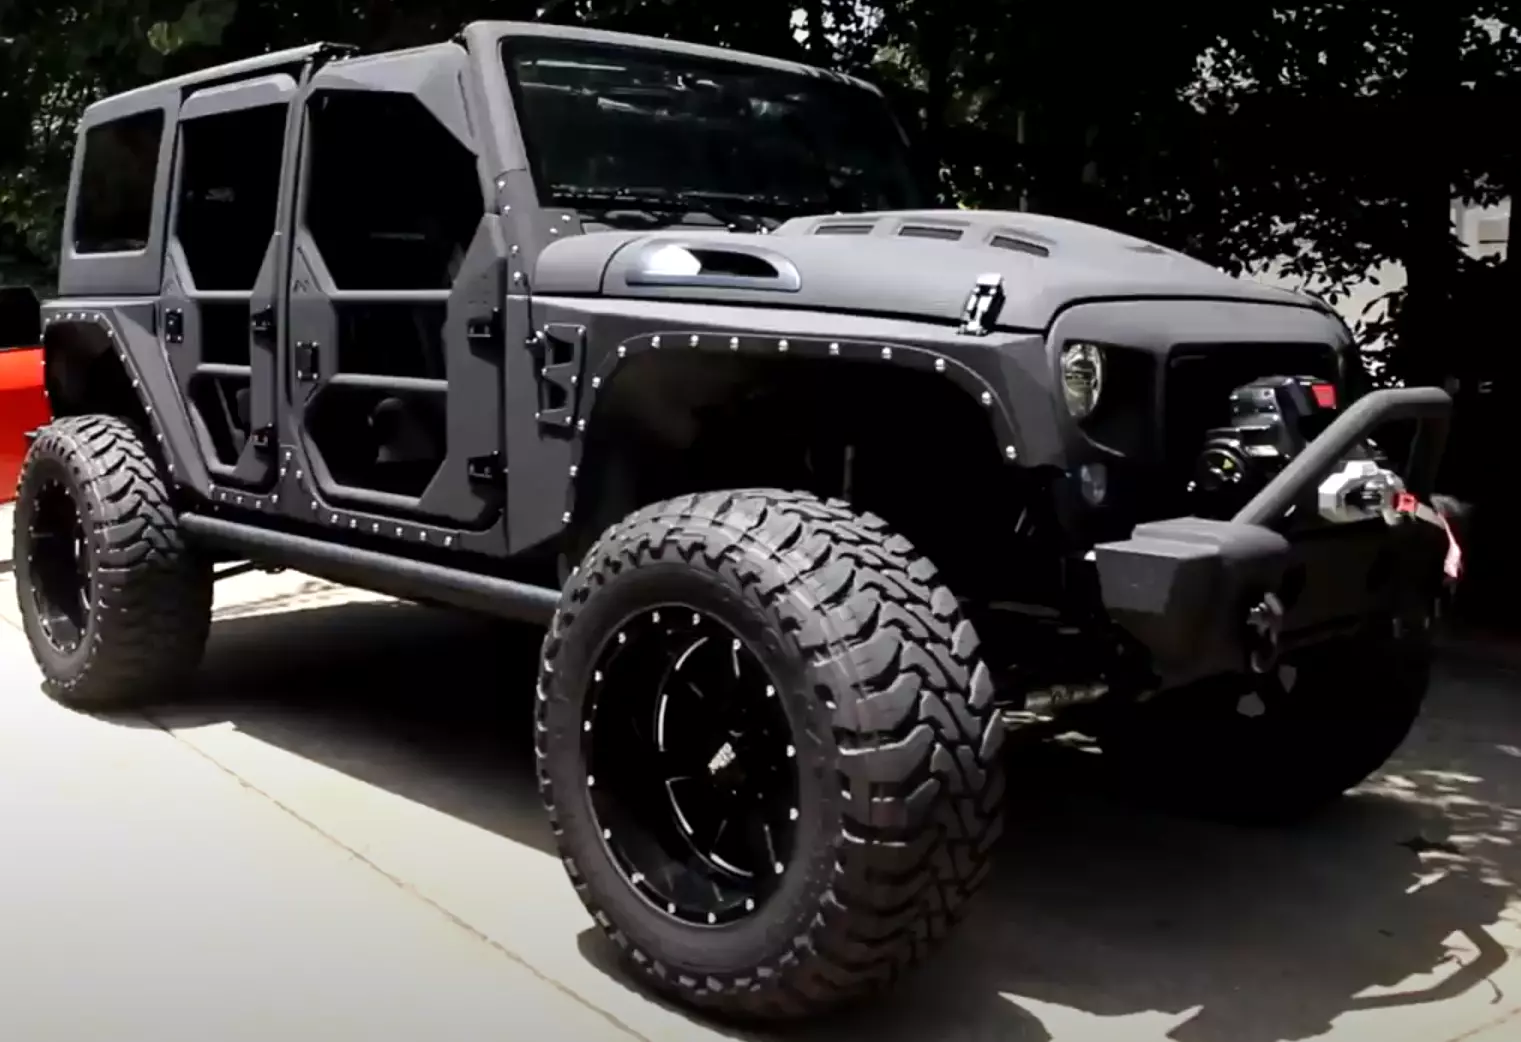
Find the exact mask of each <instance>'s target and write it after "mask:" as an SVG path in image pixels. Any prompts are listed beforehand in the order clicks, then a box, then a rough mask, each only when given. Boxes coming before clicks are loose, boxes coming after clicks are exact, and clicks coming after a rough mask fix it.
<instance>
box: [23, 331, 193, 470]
mask: <svg viewBox="0 0 1521 1042" xmlns="http://www.w3.org/2000/svg"><path fill="white" fill-rule="evenodd" d="M152 319H153V305H152V304H151V303H142V304H138V303H136V302H134V303H132V304H129V305H125V306H117V305H115V304H105V303H101V304H98V305H92V304H81V303H72V304H70V303H58V304H53V305H49V306H48V307H47V308H45V309H44V312H43V319H42V325H43V333H42V346H43V381H44V387H45V389H46V391H47V393H48V395H49V401H50V402H51V401H52V399H53V397H54V396H55V395H58V394H59V393H60V390H61V388H60V387H59V380H60V379H61V377H60V376H59V371H60V368H61V367H59V365H58V361H57V360H58V359H59V357H60V354H63V355H76V354H77V355H79V356H81V357H84V358H90V359H94V358H97V357H99V356H100V355H101V354H103V353H105V352H106V351H112V352H114V353H115V355H116V359H117V361H118V362H119V363H120V365H121V367H122V370H123V372H124V373H125V374H126V376H127V380H128V382H129V384H130V385H131V389H132V392H133V394H134V395H136V397H137V401H138V403H139V405H140V406H141V407H142V412H143V416H144V417H146V419H147V423H148V427H149V431H148V433H150V434H151V435H152V436H153V438H154V440H155V441H156V442H157V444H158V446H159V448H160V450H161V451H162V452H163V455H164V461H165V464H166V465H167V466H168V468H169V478H170V480H171V482H172V483H173V484H175V485H176V486H180V487H183V488H188V489H190V490H191V491H193V492H195V493H196V494H197V495H200V496H209V495H210V494H211V479H210V475H209V474H208V473H207V471H206V467H205V463H204V461H203V460H202V459H201V456H200V452H199V450H198V448H197V444H196V440H195V436H194V432H193V429H192V427H191V423H190V416H189V414H188V413H187V412H186V410H185V405H184V402H182V401H181V400H180V394H179V388H178V386H177V385H176V383H175V380H174V375H173V372H172V371H171V369H170V367H169V359H168V358H167V357H166V356H165V354H164V351H163V348H162V346H161V345H160V344H159V342H158V337H157V335H156V334H155V333H154V332H152V325H151V322H152Z"/></svg>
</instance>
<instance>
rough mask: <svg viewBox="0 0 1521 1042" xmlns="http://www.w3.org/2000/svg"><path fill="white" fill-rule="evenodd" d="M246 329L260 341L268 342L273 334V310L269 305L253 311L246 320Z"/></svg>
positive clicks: (272, 306)
mask: <svg viewBox="0 0 1521 1042" xmlns="http://www.w3.org/2000/svg"><path fill="white" fill-rule="evenodd" d="M248 329H249V332H251V333H252V334H253V335H254V336H255V337H257V338H258V339H260V340H268V339H269V338H270V337H271V336H273V335H274V332H275V308H274V305H273V304H271V305H269V306H268V307H262V308H260V309H259V310H257V311H255V312H254V313H253V314H252V315H250V316H249V318H248Z"/></svg>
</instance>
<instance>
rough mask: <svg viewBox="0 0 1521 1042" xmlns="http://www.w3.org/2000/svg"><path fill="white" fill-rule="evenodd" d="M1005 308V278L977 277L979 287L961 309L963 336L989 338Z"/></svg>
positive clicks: (961, 330)
mask: <svg viewBox="0 0 1521 1042" xmlns="http://www.w3.org/2000/svg"><path fill="white" fill-rule="evenodd" d="M1002 308H1003V276H1002V275H998V274H991V275H979V276H977V285H975V286H973V287H972V292H971V293H970V294H969V295H968V296H967V298H966V304H965V305H964V306H963V307H962V309H961V328H960V330H959V332H960V333H961V334H962V335H963V336H987V335H988V334H989V333H991V332H992V331H993V323H994V321H996V320H997V318H998V312H999V311H1000V310H1001V309H1002Z"/></svg>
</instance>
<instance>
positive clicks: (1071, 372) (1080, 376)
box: [1061, 344, 1104, 420]
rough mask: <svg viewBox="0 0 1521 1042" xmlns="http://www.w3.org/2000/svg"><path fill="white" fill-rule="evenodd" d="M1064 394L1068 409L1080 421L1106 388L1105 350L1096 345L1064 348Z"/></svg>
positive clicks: (1074, 345)
mask: <svg viewBox="0 0 1521 1042" xmlns="http://www.w3.org/2000/svg"><path fill="white" fill-rule="evenodd" d="M1061 366H1062V396H1063V397H1064V398H1065V399H1066V400H1067V411H1068V412H1070V413H1071V414H1072V415H1073V416H1074V417H1076V418H1077V419H1079V420H1081V419H1083V418H1084V417H1086V416H1088V415H1089V414H1091V413H1092V412H1093V410H1094V409H1095V408H1096V407H1097V406H1098V402H1099V395H1100V394H1102V393H1103V390H1104V351H1103V348H1101V347H1099V346H1098V345H1097V344H1068V345H1067V346H1066V347H1065V348H1063V349H1062V358H1061Z"/></svg>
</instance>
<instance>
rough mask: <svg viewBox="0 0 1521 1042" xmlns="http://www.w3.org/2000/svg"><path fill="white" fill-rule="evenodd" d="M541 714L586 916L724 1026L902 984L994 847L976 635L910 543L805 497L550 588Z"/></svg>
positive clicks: (655, 541) (730, 510) (659, 540)
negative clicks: (558, 594)
mask: <svg viewBox="0 0 1521 1042" xmlns="http://www.w3.org/2000/svg"><path fill="white" fill-rule="evenodd" d="M704 649H707V650H704ZM705 707H706V708H707V709H708V710H711V713H709V715H704V708H705ZM536 716H537V728H536V736H537V751H538V763H539V782H540V788H541V791H542V793H543V797H544V801H545V803H546V805H547V807H548V809H549V812H550V815H551V819H552V822H553V826H554V832H555V836H556V839H557V842H558V844H559V847H560V851H561V854H562V857H563V860H564V863H565V864H566V866H567V868H568V870H569V873H570V876H571V880H572V882H573V883H574V884H575V887H576V890H577V893H578V894H579V895H580V897H581V899H582V900H583V902H584V903H585V904H586V906H587V908H588V910H589V911H590V912H591V914H592V916H593V917H594V918H595V920H596V921H597V922H598V924H600V925H601V927H602V928H603V930H604V931H605V932H606V933H607V935H608V936H609V937H610V938H611V939H612V940H613V942H614V943H615V944H616V945H617V946H618V947H619V948H620V949H621V951H622V953H623V954H624V956H625V958H626V960H627V961H628V963H629V964H630V965H631V966H632V967H633V968H634V969H635V971H636V972H637V973H638V974H639V975H641V976H642V977H643V978H644V979H645V980H646V981H648V982H650V983H651V984H652V985H653V986H654V987H655V988H657V989H658V990H660V991H662V992H665V993H667V994H669V995H672V996H674V997H676V998H678V999H680V1000H681V1001H684V1002H686V1003H689V1004H692V1005H696V1006H699V1007H702V1008H705V1009H708V1010H710V1011H712V1012H715V1013H719V1014H721V1015H726V1016H729V1017H736V1018H742V1019H768V1020H774V1019H793V1018H799V1017H803V1016H809V1015H813V1014H817V1013H819V1012H822V1011H823V1010H825V1009H828V1008H831V1007H834V1006H837V1005H840V1004H842V1003H845V1002H847V1001H850V1000H855V999H859V998H861V997H862V996H864V995H866V994H868V993H871V992H873V991H876V990H878V989H881V988H883V987H885V986H887V985H890V984H891V983H893V982H894V981H895V980H896V979H897V978H898V977H899V975H900V974H901V973H902V972H903V971H904V970H906V969H907V968H909V967H910V966H911V965H913V964H914V963H916V962H917V961H919V959H921V958H922V957H923V956H924V955H925V954H926V952H927V951H928V950H929V949H930V948H931V946H932V944H933V943H934V942H936V941H938V940H939V939H940V938H941V937H942V936H943V935H944V934H945V933H946V932H947V929H948V928H949V927H950V926H951V925H952V924H953V923H954V922H955V921H956V920H958V919H959V918H960V917H961V916H962V915H963V914H964V912H965V910H966V902H967V899H968V898H969V897H970V896H971V894H972V893H973V891H975V890H976V889H977V887H978V886H979V885H980V884H981V882H982V881H983V879H984V877H985V875H986V873H987V870H988V862H989V855H990V852H991V849H992V847H993V845H994V842H995V840H996V839H997V837H998V835H999V832H1000V830H1001V827H1002V815H1001V810H1002V799H1003V785H1004V779H1003V772H1002V768H1001V766H1000V763H999V759H998V750H999V745H1000V744H1001V742H1002V740H1003V734H1004V732H1003V727H1002V723H1001V721H1000V718H999V717H998V715H997V713H996V712H995V711H994V708H993V704H992V683H991V680H990V677H989V674H988V671H987V669H986V667H985V666H984V665H983V664H982V663H981V661H980V660H979V658H978V656H977V638H976V636H975V634H974V632H973V630H972V627H971V624H970V623H969V622H967V621H966V620H965V619H964V618H963V617H962V615H961V612H960V609H959V607H958V605H957V602H956V599H955V597H953V596H952V595H951V593H950V591H949V590H947V589H946V588H945V587H944V586H942V585H940V584H939V583H938V581H937V579H936V573H935V569H934V567H933V565H932V564H931V563H930V562H929V561H928V560H926V559H925V558H924V557H922V556H920V555H919V554H918V553H917V552H915V550H914V549H913V547H912V546H911V545H910V544H909V543H908V541H907V540H905V539H903V538H902V537H900V536H896V535H893V534H891V533H890V532H889V531H888V529H887V527H886V525H885V524H883V522H881V521H880V520H878V519H876V518H874V517H870V516H860V515H857V514H854V513H852V512H851V511H850V510H849V509H848V508H847V507H846V506H845V505H843V504H841V503H837V502H823V501H820V500H818V499H816V498H814V497H812V496H809V495H804V494H797V493H789V492H780V491H774V490H747V491H740V492H724V493H712V494H705V495H696V496H689V497H684V498H681V499H677V500H673V501H670V502H667V503H662V504H658V505H656V506H652V507H649V508H646V509H644V510H641V511H639V512H638V513H637V514H635V515H633V516H632V517H630V518H629V519H627V520H626V521H623V522H622V523H620V524H618V525H615V526H614V527H613V528H612V529H610V530H609V531H608V532H607V533H606V534H605V535H604V536H603V537H602V539H601V540H600V541H599V542H598V543H597V544H596V545H595V546H594V547H593V548H592V549H591V550H590V551H589V552H588V554H587V555H586V557H585V559H584V560H583V562H582V563H581V565H580V566H579V567H578V568H577V569H576V571H575V573H574V574H573V575H572V576H571V579H570V582H569V583H568V585H567V587H566V591H565V594H564V596H563V599H562V600H561V604H560V609H559V612H558V614H557V616H556V618H555V621H554V624H553V627H552V629H551V631H550V634H549V636H548V637H547V639H546V641H545V645H544V654H543V664H542V667H541V674H540V686H539V699H538V703H537V713H536ZM683 735H685V736H686V737H687V738H689V739H691V741H689V742H688V744H687V746H686V747H685V748H684V749H683V748H682V747H681V742H682V736H683ZM678 790H681V791H680V792H678ZM698 791H701V792H704V793H706V794H707V795H706V796H703V797H700V798H694V796H692V795H686V794H696V793H697V792H698ZM725 815H728V817H727V818H725ZM725 820H726V821H728V822H729V823H728V824H722V823H721V822H722V821H725ZM715 833H716V834H717V835H718V838H716V839H714V838H713V836H714V834H715ZM726 836H727V837H729V838H726Z"/></svg>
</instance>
